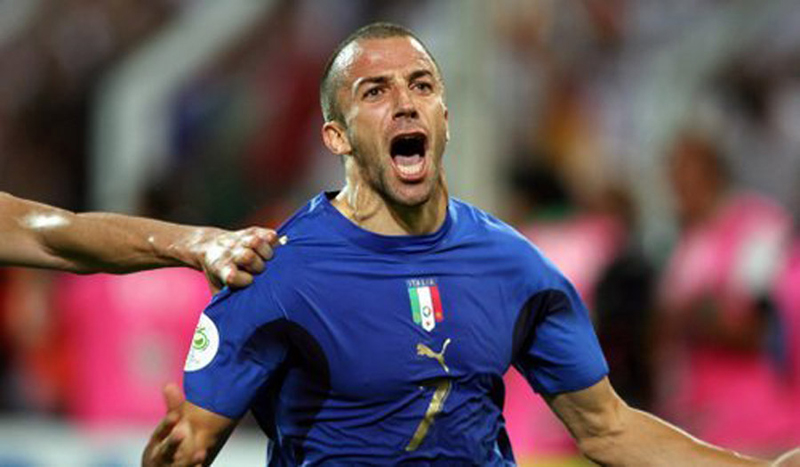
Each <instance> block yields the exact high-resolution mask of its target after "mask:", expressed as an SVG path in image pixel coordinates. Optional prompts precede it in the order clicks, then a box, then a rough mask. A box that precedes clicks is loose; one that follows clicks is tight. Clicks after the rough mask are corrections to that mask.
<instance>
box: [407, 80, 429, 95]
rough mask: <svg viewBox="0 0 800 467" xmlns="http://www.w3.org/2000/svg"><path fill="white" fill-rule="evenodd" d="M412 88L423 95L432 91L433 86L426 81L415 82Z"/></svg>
mask: <svg viewBox="0 0 800 467" xmlns="http://www.w3.org/2000/svg"><path fill="white" fill-rule="evenodd" d="M412 87H413V88H414V89H416V90H418V91H420V92H423V93H425V94H427V93H429V92H432V91H433V84H431V83H429V82H427V81H417V82H416V83H414V84H413V86H412Z"/></svg>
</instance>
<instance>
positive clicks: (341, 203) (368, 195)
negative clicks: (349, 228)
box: [332, 170, 448, 235]
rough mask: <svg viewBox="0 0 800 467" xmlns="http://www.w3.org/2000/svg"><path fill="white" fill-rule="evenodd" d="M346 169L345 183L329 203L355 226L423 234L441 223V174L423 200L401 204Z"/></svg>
mask: <svg viewBox="0 0 800 467" xmlns="http://www.w3.org/2000/svg"><path fill="white" fill-rule="evenodd" d="M346 172H347V181H346V184H345V186H344V188H343V189H342V191H340V192H339V194H338V195H337V196H336V198H335V199H334V200H333V202H332V204H333V206H334V207H335V208H336V209H337V210H339V212H341V213H342V215H344V216H345V217H347V218H348V219H350V220H351V221H352V222H353V223H355V224H356V225H358V226H359V227H361V228H363V229H365V230H368V231H370V232H373V233H376V234H380V235H425V234H430V233H434V232H436V231H437V230H439V228H440V227H441V226H442V224H443V223H444V220H445V216H446V215H447V202H448V201H447V196H448V195H447V187H446V185H445V183H444V176H443V175H440V177H439V181H438V182H437V184H436V186H435V187H434V188H433V191H432V193H431V196H430V198H429V199H428V200H427V201H425V202H424V203H422V204H420V205H417V206H405V205H402V204H398V203H395V202H392V201H391V200H388V199H387V198H386V196H384V195H382V194H380V193H379V192H377V191H375V189H374V188H373V187H371V186H370V185H369V184H367V183H365V182H364V181H363V180H362V179H361V177H359V176H357V174H355V173H352V172H353V171H351V170H346Z"/></svg>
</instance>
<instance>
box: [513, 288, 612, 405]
mask: <svg viewBox="0 0 800 467" xmlns="http://www.w3.org/2000/svg"><path fill="white" fill-rule="evenodd" d="M555 275H556V278H555V279H556V280H554V281H553V283H552V285H551V286H550V287H547V288H544V289H542V290H539V291H537V292H535V293H534V294H533V295H532V296H530V298H529V299H528V301H527V303H526V305H525V307H524V308H523V310H522V311H521V313H520V315H519V317H518V319H517V323H516V327H515V332H514V341H515V342H514V349H515V354H514V355H515V358H514V362H513V363H514V366H515V368H517V370H519V371H520V373H522V375H523V376H525V378H526V379H527V380H528V383H529V384H530V385H531V386H532V387H533V388H534V390H535V391H536V392H538V393H542V394H557V393H562V392H571V391H578V390H581V389H585V388H588V387H590V386H592V385H594V384H595V383H597V382H598V381H600V380H601V379H602V378H603V377H605V376H606V375H607V374H608V365H607V364H606V361H605V358H604V357H603V352H602V350H601V349H600V343H599V342H598V340H597V336H596V334H595V332H594V328H593V327H592V322H591V320H590V319H589V313H588V312H587V310H586V306H585V305H584V304H583V301H582V300H581V298H580V297H579V296H578V293H577V292H576V291H575V288H574V287H573V286H572V284H570V283H569V281H568V280H567V279H566V278H564V277H563V276H561V275H560V273H556V274H555Z"/></svg>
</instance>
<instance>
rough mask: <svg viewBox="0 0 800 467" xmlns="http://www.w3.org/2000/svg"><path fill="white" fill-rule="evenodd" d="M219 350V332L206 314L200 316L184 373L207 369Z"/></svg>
mask: <svg viewBox="0 0 800 467" xmlns="http://www.w3.org/2000/svg"><path fill="white" fill-rule="evenodd" d="M218 350H219V331H217V326H216V325H215V324H214V322H213V321H211V318H209V317H208V316H206V314H205V313H203V314H201V315H200V321H199V322H198V323H197V328H196V329H195V330H194V336H193V337H192V345H191V347H190V348H189V355H187V356H186V365H185V366H184V368H183V369H184V371H187V372H191V371H197V370H201V369H203V368H205V367H206V366H208V364H209V363H211V361H212V360H214V357H215V356H216V355H217V351H218Z"/></svg>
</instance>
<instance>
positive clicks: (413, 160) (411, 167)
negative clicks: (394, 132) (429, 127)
mask: <svg viewBox="0 0 800 467" xmlns="http://www.w3.org/2000/svg"><path fill="white" fill-rule="evenodd" d="M426 145H427V137H426V136H425V135H424V134H422V133H410V134H404V135H398V136H395V137H394V138H393V139H392V143H391V147H390V153H391V156H392V161H393V162H394V166H395V167H396V168H397V170H398V171H399V172H400V175H402V176H403V177H404V178H409V179H411V178H416V177H418V176H420V175H422V174H423V172H424V170H425V149H426Z"/></svg>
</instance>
